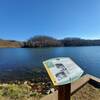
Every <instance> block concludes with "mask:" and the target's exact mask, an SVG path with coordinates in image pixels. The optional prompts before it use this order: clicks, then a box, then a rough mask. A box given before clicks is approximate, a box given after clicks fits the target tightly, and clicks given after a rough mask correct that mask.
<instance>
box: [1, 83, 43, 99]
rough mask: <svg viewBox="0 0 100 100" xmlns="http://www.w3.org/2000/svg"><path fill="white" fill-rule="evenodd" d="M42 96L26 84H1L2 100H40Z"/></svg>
mask: <svg viewBox="0 0 100 100" xmlns="http://www.w3.org/2000/svg"><path fill="white" fill-rule="evenodd" d="M41 96H42V95H41V94H39V93H36V92H33V91H32V89H31V87H30V86H28V85H26V84H21V85H17V84H0V100H39V99H40V98H41Z"/></svg>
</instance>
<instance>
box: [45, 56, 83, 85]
mask: <svg viewBox="0 0 100 100" xmlns="http://www.w3.org/2000/svg"><path fill="white" fill-rule="evenodd" d="M43 64H44V66H45V68H46V70H47V72H48V74H49V76H50V78H51V80H52V82H53V84H54V85H64V84H68V83H72V82H74V81H75V80H77V79H79V78H80V77H81V75H82V74H83V70H82V69H81V68H80V67H79V66H78V65H77V64H76V63H74V61H73V60H72V59H71V58H69V57H58V58H53V59H49V60H46V61H44V62H43Z"/></svg>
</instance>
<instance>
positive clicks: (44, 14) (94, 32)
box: [0, 0, 100, 40]
mask: <svg viewBox="0 0 100 100" xmlns="http://www.w3.org/2000/svg"><path fill="white" fill-rule="evenodd" d="M35 35H48V36H52V37H55V38H58V39H62V38H64V37H81V38H88V39H98V38H100V0H0V38H3V39H12V40H26V39H28V38H30V37H32V36H35Z"/></svg>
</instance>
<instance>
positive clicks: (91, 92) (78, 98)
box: [71, 83, 100, 100]
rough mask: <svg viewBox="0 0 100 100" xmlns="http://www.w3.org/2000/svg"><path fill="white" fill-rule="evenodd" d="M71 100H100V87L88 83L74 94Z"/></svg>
mask: <svg viewBox="0 0 100 100" xmlns="http://www.w3.org/2000/svg"><path fill="white" fill-rule="evenodd" d="M71 100H100V89H98V88H95V87H94V86H92V85H90V84H89V83H87V84H86V85H85V86H83V87H82V88H81V89H80V90H78V91H77V92H76V93H75V94H73V95H72V97H71Z"/></svg>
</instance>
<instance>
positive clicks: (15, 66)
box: [0, 46, 100, 80]
mask: <svg viewBox="0 0 100 100" xmlns="http://www.w3.org/2000/svg"><path fill="white" fill-rule="evenodd" d="M62 56H63V57H71V58H72V59H73V60H74V61H75V62H76V63H77V64H78V65H79V66H80V67H81V68H82V69H83V70H84V71H85V73H89V74H92V75H94V76H96V77H99V78H100V47H99V46H89V47H88V46H87V47H56V48H1V49H0V80H6V79H9V80H11V79H21V78H26V79H31V78H32V73H33V70H34V69H35V68H39V67H43V64H42V62H43V61H44V60H46V59H49V58H54V57H62Z"/></svg>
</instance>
